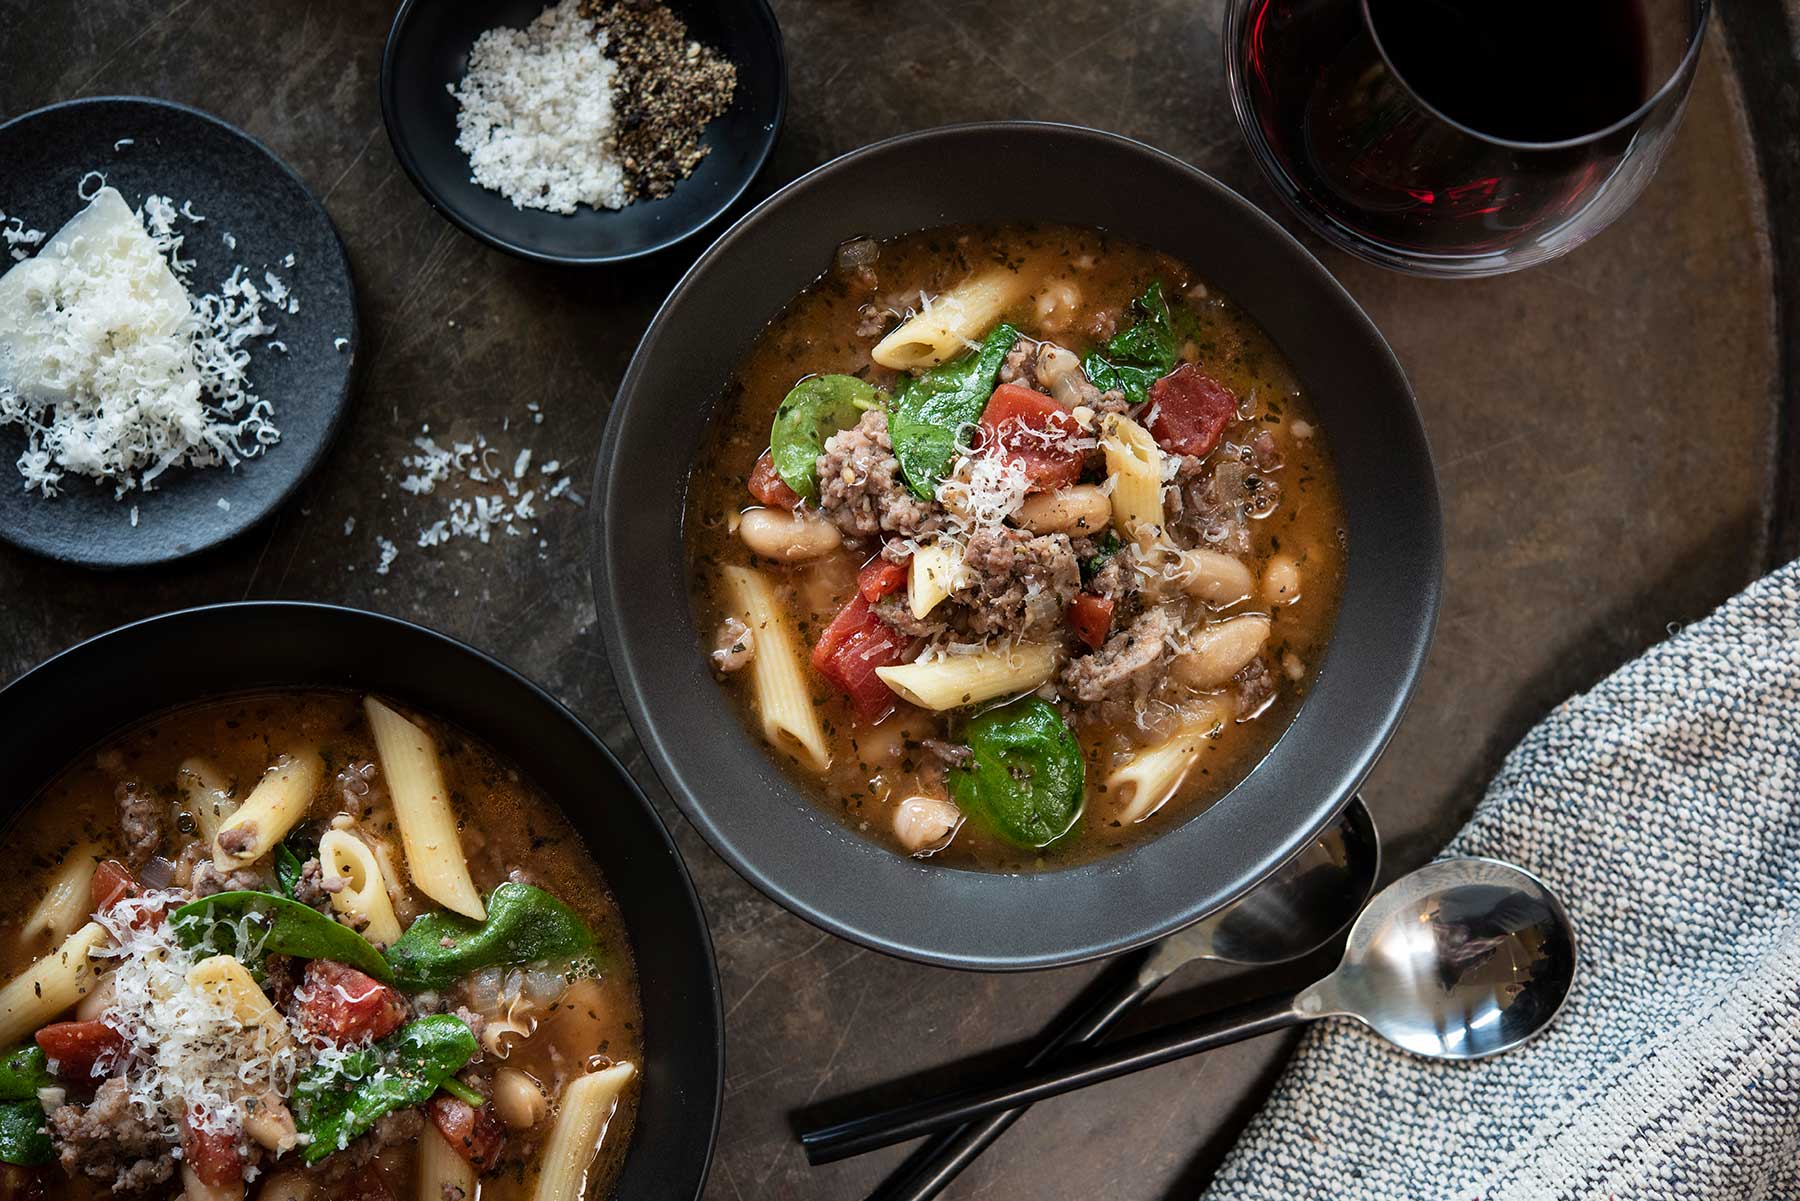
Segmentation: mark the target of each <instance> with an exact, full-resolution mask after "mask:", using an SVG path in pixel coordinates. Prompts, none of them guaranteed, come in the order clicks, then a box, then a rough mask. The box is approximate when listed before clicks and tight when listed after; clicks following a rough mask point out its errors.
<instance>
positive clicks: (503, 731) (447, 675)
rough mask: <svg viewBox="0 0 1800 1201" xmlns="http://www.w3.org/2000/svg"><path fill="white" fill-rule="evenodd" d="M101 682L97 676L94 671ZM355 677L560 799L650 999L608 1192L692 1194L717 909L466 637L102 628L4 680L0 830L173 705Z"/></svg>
mask: <svg viewBox="0 0 1800 1201" xmlns="http://www.w3.org/2000/svg"><path fill="white" fill-rule="evenodd" d="M101 679H104V680H106V681H107V686H106V687H104V688H97V687H95V686H94V682H95V681H96V680H101ZM295 687H325V688H353V689H359V690H366V691H375V692H382V693H387V694H390V695H393V696H396V697H400V698H402V699H404V700H406V701H409V702H411V703H413V704H416V705H417V706H418V707H419V708H420V709H422V710H424V711H425V712H427V713H430V714H432V715H433V716H435V717H439V718H442V719H444V720H446V721H449V722H451V723H453V724H455V725H457V726H461V727H462V728H463V729H465V730H468V731H469V732H470V733H472V734H475V735H476V736H477V737H479V738H481V739H482V740H483V741H485V742H487V743H488V744H489V745H490V746H492V747H493V748H494V749H495V750H496V751H497V752H499V753H500V754H501V755H502V756H504V757H505V758H507V759H509V760H511V761H512V762H513V763H514V764H516V765H517V766H518V767H519V768H520V769H521V770H522V771H523V772H524V774H525V775H526V777H527V778H528V779H529V780H530V781H531V782H532V783H533V784H535V785H536V786H537V788H538V789H539V790H540V791H541V792H543V793H544V795H546V796H548V797H549V798H550V799H551V800H552V801H554V802H556V803H557V804H559V805H561V807H562V810H563V812H564V813H566V814H567V815H568V817H569V820H570V821H571V822H572V823H573V824H574V826H575V829H576V830H577V831H578V832H580V834H581V836H582V838H583V839H584V840H585V841H586V843H587V846H588V850H589V851H590V852H591V853H592V854H593V856H594V861H595V862H596V863H597V864H599V866H600V871H601V873H602V874H603V875H604V876H605V877H606V882H607V885H608V887H610V888H611V890H612V893H613V896H614V898H615V899H616V900H617V901H618V903H619V909H620V912H621V914H622V915H623V917H624V919H625V925H626V928H627V929H628V930H629V931H630V933H631V938H632V943H633V948H634V951H635V953H636V956H637V968H638V980H639V988H640V990H641V992H642V996H643V1002H644V1063H643V1069H644V1085H643V1090H644V1091H643V1099H642V1102H641V1104H640V1106H639V1109H638V1117H637V1128H636V1132H635V1133H634V1135H633V1137H632V1143H631V1150H630V1152H629V1153H628V1155H627V1156H626V1160H625V1165H624V1168H623V1170H622V1172H621V1174H620V1177H619V1182H618V1185H617V1187H616V1188H615V1190H614V1192H613V1193H612V1199H613V1201H692V1198H695V1197H697V1196H699V1194H700V1190H701V1187H702V1185H704V1183H705V1181H706V1172H707V1166H708V1164H709V1162H710V1160H711V1157H712V1145H713V1139H714V1137H715V1135H716V1133H717V1129H718V1120H719V1102H720V1098H721V1095H722V1087H723V1083H724V1076H723V1072H724V1054H725V1033H724V1030H725V1027H724V1019H723V1017H722V1016H721V1013H720V1007H719V979H718V971H717V968H716V967H715V966H714V962H713V954H712V942H711V940H710V939H709V937H708V936H707V931H706V918H705V915H704V914H703V913H702V912H701V910H700V902H699V900H698V899H697V898H696V897H695V896H694V889H693V885H692V884H691V883H690V882H689V880H688V874H687V869H686V868H685V867H684V866H683V865H682V862H681V857H680V855H678V854H677V853H676V851H675V845H674V843H673V842H671V841H670V839H669V834H668V831H667V830H666V829H665V828H664V827H663V824H662V821H661V820H660V819H659V818H658V817H657V816H656V811H655V810H654V809H652V808H651V807H650V804H649V802H647V801H646V800H645V799H644V796H643V794H642V793H640V792H639V791H638V790H637V788H636V786H635V785H633V783H632V782H631V778H630V777H629V776H627V775H626V774H625V771H624V769H622V768H621V767H620V766H619V764H618V761H617V760H615V759H614V758H613V757H612V755H611V754H610V753H609V752H608V751H607V749H606V748H605V747H604V746H603V745H602V744H601V743H600V741H599V739H597V738H595V737H594V736H593V734H591V733H590V732H589V731H588V729H587V727H586V726H584V725H582V724H581V722H580V721H578V720H577V719H576V718H575V716H574V715H573V714H571V713H570V712H569V711H568V710H567V709H564V708H563V707H562V706H561V705H559V704H557V703H556V702H555V701H554V700H552V699H551V698H550V697H549V695H548V694H546V693H545V692H544V691H543V690H542V689H540V688H538V687H537V686H536V685H534V684H532V683H531V682H530V681H528V680H526V679H525V678H524V677H522V676H520V675H519V674H517V673H516V672H514V671H512V670H511V669H509V668H507V667H506V666H504V665H502V664H501V663H499V662H497V661H495V660H494V659H491V658H489V657H488V656H486V655H484V654H482V653H481V652H479V651H476V650H472V649H471V648H469V647H467V646H464V645H463V644H462V643H460V642H456V641H453V640H452V639H449V638H446V637H444V636H443V635H442V634H438V633H434V632H432V631H431V630H427V629H425V628H423V627H421V626H416V625H412V624H410V623H408V622H404V621H400V620H397V619H395V618H392V617H383V616H381V615H379V614H375V613H365V612H361V611H359V610H355V609H340V608H334V607H331V606H327V605H309V604H288V603H279V602H252V603H248V604H236V605H215V606H212V607H210V608H204V609H188V610H185V611H183V612H180V613H170V614H167V615H165V616H162V617H155V618H151V619H150V620H148V621H142V622H138V623H137V624H135V625H129V626H124V627H122V628H120V629H117V630H114V631H112V632H111V633H109V634H102V635H101V636H100V637H98V638H94V639H92V640H90V641H88V642H84V643H82V644H81V645H79V646H77V647H75V648H74V649H73V650H69V651H65V652H63V653H62V654H61V655H58V656H57V657H56V658H54V659H51V660H50V661H49V662H47V663H44V664H43V665H41V666H39V667H37V668H35V669H34V670H32V671H30V672H27V673H26V674H25V675H23V676H21V677H19V679H18V680H16V681H14V682H13V683H12V684H11V685H9V686H8V687H6V688H5V689H4V690H0V763H4V764H5V765H6V770H7V778H6V783H7V787H6V789H5V792H4V795H0V834H4V832H5V830H6V829H7V828H8V827H10V825H11V824H12V822H13V821H14V820H15V819H16V818H17V817H18V815H19V813H20V812H21V811H22V810H23V808H24V806H25V805H26V804H27V803H28V802H29V801H30V800H31V798H32V797H33V796H35V795H36V794H37V793H38V792H39V791H40V790H41V789H42V788H43V787H44V785H45V784H47V783H48V782H49V781H50V780H51V779H52V778H53V777H54V776H55V775H56V774H57V773H58V772H60V771H61V770H62V769H63V768H65V767H67V766H68V765H69V764H70V763H72V762H74V761H75V760H76V759H77V758H78V757H80V756H82V755H84V754H86V753H89V752H91V751H92V749H93V748H94V746H95V745H96V744H97V743H99V742H101V741H103V740H105V739H106V738H107V737H109V736H110V735H111V734H112V733H113V732H114V731H117V730H119V729H121V728H122V727H125V726H128V725H131V724H133V723H135V722H138V721H142V720H144V719H145V718H148V717H151V716H153V715H154V714H156V713H158V712H161V711H163V710H166V709H171V708H176V707H179V706H183V705H190V704H195V703H198V702H202V701H211V700H218V699H221V698H222V697H225V696H229V695H230V694H232V693H241V692H246V691H254V690H259V689H268V688H295Z"/></svg>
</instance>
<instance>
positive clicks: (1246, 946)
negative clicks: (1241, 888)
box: [869, 796, 1381, 1201]
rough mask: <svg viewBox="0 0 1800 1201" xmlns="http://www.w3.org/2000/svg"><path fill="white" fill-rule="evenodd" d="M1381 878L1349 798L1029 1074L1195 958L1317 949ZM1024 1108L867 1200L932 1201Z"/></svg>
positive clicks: (1368, 820) (979, 1128) (1253, 958)
mask: <svg viewBox="0 0 1800 1201" xmlns="http://www.w3.org/2000/svg"><path fill="white" fill-rule="evenodd" d="M1380 874H1381V841H1380V838H1379V837H1378V836H1377V834H1376V832H1375V821H1374V819H1373V818H1372V817H1370V816H1369V810H1368V806H1366V805H1364V804H1363V802H1362V798H1361V797H1359V796H1353V797H1351V798H1350V802H1349V803H1348V804H1347V805H1345V806H1344V808H1343V810H1342V812H1340V813H1339V814H1338V816H1337V820H1336V821H1335V822H1334V823H1333V824H1332V825H1331V826H1330V828H1328V829H1327V830H1326V831H1325V832H1324V833H1323V834H1321V835H1319V836H1318V837H1317V838H1315V839H1313V840H1312V841H1311V842H1309V843H1307V844H1306V846H1304V847H1302V848H1301V849H1300V850H1299V851H1298V852H1296V853H1295V854H1294V856H1293V858H1291V859H1289V860H1288V861H1287V862H1286V863H1284V864H1282V865H1281V866H1280V867H1279V868H1277V869H1275V873H1274V874H1273V875H1271V876H1269V877H1268V878H1267V879H1266V880H1264V881H1263V882H1262V883H1261V884H1258V885H1257V886H1256V887H1255V888H1253V889H1251V890H1250V892H1249V893H1247V894H1245V895H1244V896H1242V897H1240V898H1238V899H1237V900H1236V901H1234V902H1232V903H1231V904H1230V905H1227V906H1226V907H1225V908H1223V909H1221V910H1219V912H1217V913H1215V914H1212V915H1211V916H1209V917H1206V918H1202V919H1201V920H1200V921H1198V922H1195V923H1194V924H1193V925H1191V926H1189V927H1188V928H1187V929H1185V930H1181V931H1178V932H1177V933H1175V934H1171V935H1170V936H1169V937H1168V938H1165V939H1163V940H1162V941H1161V942H1159V943H1156V944H1154V945H1152V946H1150V947H1148V948H1146V949H1144V950H1142V951H1138V952H1135V953H1133V954H1131V955H1126V956H1123V957H1121V961H1120V963H1119V964H1118V965H1117V966H1116V967H1115V968H1114V969H1112V971H1111V972H1110V973H1109V977H1110V978H1111V980H1112V981H1113V983H1112V984H1111V986H1110V987H1106V988H1104V991H1103V992H1102V993H1101V995H1100V996H1099V997H1098V998H1097V999H1096V1000H1095V1002H1094V1003H1093V1004H1092V1005H1090V1006H1089V1007H1088V1008H1087V1009H1085V1010H1083V1011H1082V1013H1081V1015H1080V1016H1079V1017H1077V1018H1075V1019H1074V1020H1073V1021H1072V1022H1070V1023H1069V1024H1068V1025H1067V1026H1065V1027H1063V1028H1062V1029H1061V1030H1059V1031H1057V1032H1056V1033H1054V1034H1052V1035H1051V1036H1050V1037H1049V1038H1048V1039H1046V1040H1045V1041H1044V1042H1043V1043H1042V1044H1040V1046H1039V1048H1038V1050H1037V1052H1036V1053H1035V1054H1033V1056H1032V1057H1031V1059H1029V1060H1028V1061H1027V1066H1028V1067H1037V1066H1039V1065H1041V1064H1044V1063H1047V1062H1049V1061H1050V1060H1051V1059H1053V1058H1055V1057H1056V1056H1058V1055H1060V1054H1063V1053H1064V1052H1066V1051H1067V1050H1069V1049H1070V1048H1071V1047H1075V1046H1080V1045H1083V1044H1087V1043H1092V1042H1094V1041H1096V1040H1098V1039H1099V1037H1100V1035H1101V1034H1103V1033H1105V1031H1106V1030H1107V1028H1108V1027H1110V1026H1112V1025H1113V1024H1114V1023H1115V1022H1117V1021H1118V1020H1119V1019H1121V1018H1123V1017H1124V1016H1125V1015H1126V1014H1127V1013H1130V1012H1131V1011H1132V1010H1133V1009H1135V1008H1136V1007H1137V1006H1138V1005H1139V1004H1140V1003H1141V1002H1142V1001H1143V1000H1144V998H1146V997H1148V996H1149V995H1150V994H1151V993H1152V992H1154V991H1156V989H1157V987H1158V986H1159V985H1160V984H1162V982H1163V981H1164V980H1167V979H1168V978H1169V977H1170V976H1172V975H1174V974H1175V973H1176V972H1177V971H1179V970H1180V969H1181V968H1182V967H1183V966H1185V965H1186V964H1189V963H1192V962H1193V961H1194V960H1196V959H1213V960H1220V961H1223V962H1225V963H1241V964H1248V965H1255V966H1266V965H1268V964H1274V963H1285V962H1287V961H1288V960H1290V959H1298V958H1300V957H1301V956H1302V955H1306V954H1308V953H1310V952H1312V951H1315V950H1317V949H1318V948H1319V947H1322V946H1324V945H1325V944H1326V943H1328V942H1330V941H1331V940H1332V939H1333V938H1336V937H1337V936H1338V934H1339V933H1341V932H1342V931H1343V929H1344V927H1345V926H1347V925H1349V924H1350V920H1351V919H1352V918H1353V917H1355V916H1356V912H1357V910H1359V909H1361V908H1362V906H1363V905H1364V904H1365V903H1367V901H1368V899H1369V893H1370V892H1372V891H1373V890H1374V888H1375V881H1376V879H1377V877H1379V876H1380ZM1028 1108H1030V1107H1029V1106H1023V1105H1022V1106H1020V1107H1018V1108H1017V1109H1008V1110H1004V1111H1002V1112H1000V1113H995V1114H989V1115H988V1116H987V1117H984V1118H982V1119H981V1120H979V1121H976V1122H971V1123H969V1124H968V1125H967V1126H964V1127H962V1128H960V1129H957V1130H951V1131H947V1132H945V1133H944V1134H942V1135H940V1136H939V1137H938V1138H936V1139H934V1140H932V1141H931V1142H930V1143H927V1144H926V1145H925V1146H924V1147H922V1148H920V1149H919V1151H918V1152H917V1153H915V1154H914V1155H913V1156H912V1158H911V1159H909V1160H908V1161H907V1163H906V1164H905V1165H903V1166H902V1168H901V1169H900V1171H899V1172H897V1173H896V1174H895V1175H894V1176H893V1177H891V1178H890V1179H889V1180H888V1181H887V1182H886V1183H885V1184H884V1185H883V1186H882V1187H881V1188H880V1189H878V1190H877V1191H876V1192H875V1193H873V1194H872V1195H871V1196H870V1198H869V1201H929V1198H932V1197H935V1196H937V1195H938V1194H939V1193H940V1192H942V1191H943V1190H944V1188H945V1187H946V1186H948V1185H949V1183H950V1182H951V1181H952V1180H954V1179H955V1178H956V1177H957V1175H958V1174H959V1173H961V1172H962V1170H963V1169H964V1168H966V1167H968V1166H969V1165H970V1164H971V1163H974V1162H975V1160H976V1159H977V1158H978V1157H979V1156H980V1155H981V1153H982V1152H983V1151H985V1150H987V1148H988V1147H989V1146H991V1145H992V1144H993V1143H994V1142H995V1140H997V1139H998V1138H999V1137H1000V1136H1001V1135H1002V1134H1004V1133H1006V1131H1007V1129H1008V1128H1009V1127H1010V1126H1011V1125H1012V1124H1013V1123H1014V1122H1016V1121H1018V1120H1019V1119H1020V1118H1021V1117H1023V1116H1024V1115H1025V1111H1026V1109H1028Z"/></svg>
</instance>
